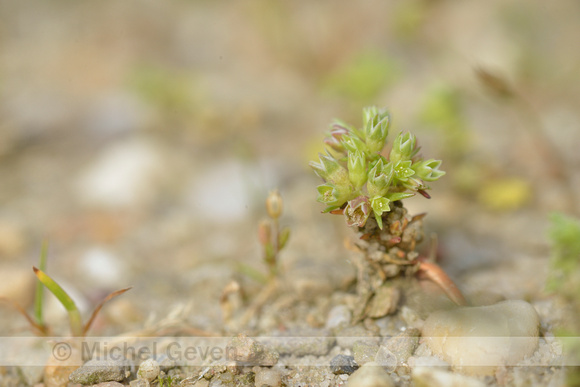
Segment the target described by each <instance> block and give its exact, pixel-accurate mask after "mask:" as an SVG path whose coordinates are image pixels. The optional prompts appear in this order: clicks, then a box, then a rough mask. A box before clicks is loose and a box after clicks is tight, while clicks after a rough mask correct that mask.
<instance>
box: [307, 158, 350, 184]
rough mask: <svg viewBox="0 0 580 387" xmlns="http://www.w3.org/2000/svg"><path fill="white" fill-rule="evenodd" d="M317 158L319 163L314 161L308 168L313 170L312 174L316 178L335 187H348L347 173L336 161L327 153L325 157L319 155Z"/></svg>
mask: <svg viewBox="0 0 580 387" xmlns="http://www.w3.org/2000/svg"><path fill="white" fill-rule="evenodd" d="M318 157H319V159H320V163H316V162H314V161H311V162H310V163H309V165H310V167H311V168H312V169H314V172H315V173H316V174H317V175H318V176H320V177H321V178H322V179H324V181H327V182H331V183H333V184H335V185H350V181H349V179H348V171H347V170H346V168H345V167H343V166H342V165H340V163H339V162H338V160H336V159H335V158H334V157H332V156H331V155H330V154H328V153H327V154H326V155H323V154H321V153H319V154H318Z"/></svg>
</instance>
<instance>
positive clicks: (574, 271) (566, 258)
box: [546, 213, 580, 386]
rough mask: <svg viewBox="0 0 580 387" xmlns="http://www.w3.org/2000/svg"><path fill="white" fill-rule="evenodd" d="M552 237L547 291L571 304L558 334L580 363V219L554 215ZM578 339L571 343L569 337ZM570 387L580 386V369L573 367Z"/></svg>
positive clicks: (572, 359) (571, 356) (573, 359)
mask: <svg viewBox="0 0 580 387" xmlns="http://www.w3.org/2000/svg"><path fill="white" fill-rule="evenodd" d="M551 221H552V225H551V228H550V232H549V236H550V240H551V242H552V257H551V262H550V266H551V267H550V276H549V278H548V281H547V284H546V288H547V290H548V291H550V292H554V293H556V294H558V295H560V296H561V297H563V298H564V299H565V300H566V301H567V302H568V303H569V304H570V310H569V313H570V314H571V316H567V318H566V321H564V326H563V327H560V328H559V329H558V331H557V333H558V336H560V337H562V338H564V350H565V351H566V355H567V357H568V363H569V364H580V363H579V361H580V345H579V343H578V340H577V337H578V336H579V335H580V320H579V319H578V317H580V220H579V219H576V218H573V217H570V216H566V215H563V214H559V213H555V214H553V215H552V216H551ZM566 337H570V338H574V339H572V340H569V341H567V340H566V339H565V338H566ZM567 385H568V386H580V367H578V366H575V367H569V369H568V380H567Z"/></svg>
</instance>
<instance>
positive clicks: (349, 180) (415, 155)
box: [310, 107, 445, 230]
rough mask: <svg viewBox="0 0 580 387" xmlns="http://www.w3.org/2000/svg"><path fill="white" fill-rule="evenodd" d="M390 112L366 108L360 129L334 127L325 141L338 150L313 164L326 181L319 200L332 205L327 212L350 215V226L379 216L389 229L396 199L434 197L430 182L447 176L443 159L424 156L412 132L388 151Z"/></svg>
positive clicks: (379, 220) (343, 126)
mask: <svg viewBox="0 0 580 387" xmlns="http://www.w3.org/2000/svg"><path fill="white" fill-rule="evenodd" d="M389 123H390V116H389V113H388V112H387V111H386V110H383V109H378V108H376V107H368V108H365V109H364V110H363V126H362V128H361V129H356V128H354V127H352V126H350V125H347V124H345V123H343V122H341V121H337V122H336V123H334V124H333V125H332V129H331V131H330V134H329V135H328V137H327V138H325V140H324V143H325V144H326V145H327V146H328V147H329V148H330V149H331V150H332V151H334V153H335V154H336V157H335V156H334V155H333V154H332V153H330V152H329V151H327V153H326V154H320V155H319V158H320V161H319V162H318V163H317V162H310V166H311V167H312V169H314V172H315V173H316V174H317V175H318V176H320V177H321V178H322V179H323V180H324V184H322V185H319V186H318V188H317V190H318V198H317V200H318V201H319V202H321V203H324V204H326V206H327V207H326V209H325V210H324V212H333V213H337V212H340V213H344V215H345V217H346V223H347V224H348V225H349V226H358V227H363V226H364V225H365V224H366V222H367V220H368V219H369V217H374V219H375V220H376V222H377V224H378V226H379V229H381V230H382V229H383V219H382V217H383V214H384V213H387V212H389V211H390V210H391V204H392V203H393V202H396V201H399V200H403V199H406V198H408V197H411V196H413V195H415V194H416V193H420V194H422V195H423V196H425V197H429V195H428V194H427V192H426V191H427V190H428V189H429V186H427V184H426V182H431V181H435V180H437V179H439V178H440V177H441V176H443V175H444V174H445V172H443V171H442V170H440V169H439V167H440V166H441V161H440V160H434V159H428V160H424V159H423V158H422V157H421V156H420V155H419V149H420V148H419V147H418V146H417V140H416V138H415V136H414V135H413V134H412V133H409V132H407V133H402V132H401V133H399V135H398V136H397V137H396V138H395V140H394V142H393V144H392V147H391V149H390V152H388V153H385V152H384V148H385V146H386V144H387V136H388V134H389Z"/></svg>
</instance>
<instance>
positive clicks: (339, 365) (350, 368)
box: [330, 354, 359, 375]
mask: <svg viewBox="0 0 580 387" xmlns="http://www.w3.org/2000/svg"><path fill="white" fill-rule="evenodd" d="M358 368H359V365H358V364H356V361H355V360H354V357H352V356H347V355H342V354H341V355H336V356H335V357H334V358H333V359H332V360H331V361H330V370H331V371H332V373H333V374H336V375H342V374H347V375H350V374H352V373H353V372H354V371H356V370H357V369H358Z"/></svg>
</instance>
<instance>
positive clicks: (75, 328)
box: [32, 266, 83, 336]
mask: <svg viewBox="0 0 580 387" xmlns="http://www.w3.org/2000/svg"><path fill="white" fill-rule="evenodd" d="M32 270H34V274H36V277H37V278H38V280H39V281H40V282H42V284H43V285H44V286H46V287H47V288H48V290H50V292H51V293H52V294H54V296H55V297H56V298H57V299H58V300H59V301H60V303H61V304H62V306H64V308H65V309H66V310H67V312H68V316H69V322H70V328H71V333H72V334H73V336H81V335H82V334H83V325H82V321H81V314H80V312H79V310H78V308H77V306H76V304H75V302H74V301H73V300H72V298H70V296H69V295H68V294H67V292H65V291H64V289H63V288H61V287H60V285H59V284H57V283H56V282H55V281H54V280H53V279H52V278H50V276H49V275H48V274H46V273H45V272H43V271H42V270H40V269H38V268H36V267H35V266H33V267H32Z"/></svg>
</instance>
